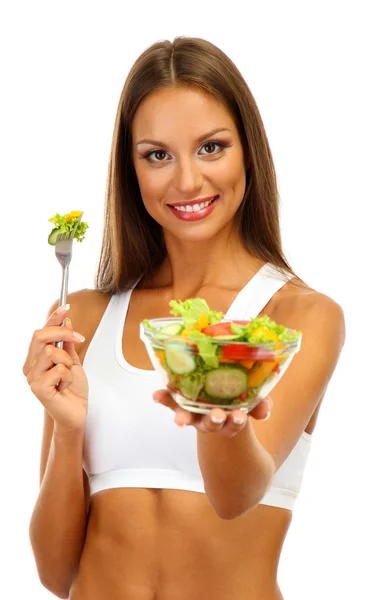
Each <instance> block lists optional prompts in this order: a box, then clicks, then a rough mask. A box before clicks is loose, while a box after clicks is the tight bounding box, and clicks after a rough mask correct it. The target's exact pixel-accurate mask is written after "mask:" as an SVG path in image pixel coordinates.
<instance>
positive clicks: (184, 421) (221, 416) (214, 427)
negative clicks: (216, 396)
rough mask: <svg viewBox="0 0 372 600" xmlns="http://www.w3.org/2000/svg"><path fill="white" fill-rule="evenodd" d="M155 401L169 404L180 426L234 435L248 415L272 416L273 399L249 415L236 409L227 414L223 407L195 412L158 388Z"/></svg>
mask: <svg viewBox="0 0 372 600" xmlns="http://www.w3.org/2000/svg"><path fill="white" fill-rule="evenodd" d="M153 398H154V400H155V402H159V404H163V405H164V406H167V407H168V408H170V409H171V410H173V411H174V412H175V415H176V416H175V419H174V422H175V423H176V425H178V426H179V427H184V426H185V425H193V426H194V427H195V428H196V429H197V430H198V431H201V432H203V433H217V434H219V435H222V436H224V437H229V438H231V437H234V435H236V434H237V433H239V431H241V430H242V429H244V427H245V425H246V423H247V420H248V417H253V419H258V420H266V419H268V418H269V416H270V409H271V401H270V399H269V397H267V398H264V399H263V400H261V402H260V403H259V404H258V405H257V406H256V407H255V408H254V409H253V410H252V411H251V412H250V413H249V415H247V414H246V413H244V412H243V411H241V410H239V409H238V408H237V409H234V410H233V411H232V412H231V413H230V414H227V413H226V412H225V411H224V410H223V409H222V408H212V410H211V411H210V412H209V413H208V414H207V415H204V414H201V415H200V414H195V413H192V412H189V411H188V410H184V409H183V408H181V406H179V405H178V404H177V402H175V400H173V398H172V396H171V395H170V393H169V392H167V390H158V391H156V392H155V393H154V394H153Z"/></svg>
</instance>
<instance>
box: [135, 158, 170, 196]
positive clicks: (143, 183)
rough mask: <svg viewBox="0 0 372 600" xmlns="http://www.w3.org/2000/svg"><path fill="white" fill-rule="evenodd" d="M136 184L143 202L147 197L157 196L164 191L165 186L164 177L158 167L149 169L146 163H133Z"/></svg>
mask: <svg viewBox="0 0 372 600" xmlns="http://www.w3.org/2000/svg"><path fill="white" fill-rule="evenodd" d="M135 170H136V175H137V180H138V185H139V188H140V192H141V195H142V198H143V201H144V203H145V204H146V202H147V201H148V200H149V198H154V197H159V196H161V195H162V193H163V192H164V189H165V187H166V177H164V174H162V173H161V172H160V171H161V170H160V169H158V170H157V169H149V168H148V166H147V165H142V164H137V165H135Z"/></svg>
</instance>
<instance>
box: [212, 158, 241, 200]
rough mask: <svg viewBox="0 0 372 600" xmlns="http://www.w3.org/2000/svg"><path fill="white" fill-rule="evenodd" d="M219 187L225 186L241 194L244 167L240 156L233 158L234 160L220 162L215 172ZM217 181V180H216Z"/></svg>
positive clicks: (227, 189)
mask: <svg viewBox="0 0 372 600" xmlns="http://www.w3.org/2000/svg"><path fill="white" fill-rule="evenodd" d="M216 177H217V178H218V181H219V184H220V186H221V189H223V188H225V189H226V191H227V192H228V191H229V190H230V191H232V192H233V193H234V194H235V193H237V194H238V193H239V194H240V193H241V195H242V196H243V194H244V190H245V183H246V173H245V169H244V163H243V162H242V160H241V158H240V157H236V158H234V160H231V161H226V162H224V163H223V162H222V161H221V165H220V167H219V169H218V173H217V174H216ZM216 182H217V180H216Z"/></svg>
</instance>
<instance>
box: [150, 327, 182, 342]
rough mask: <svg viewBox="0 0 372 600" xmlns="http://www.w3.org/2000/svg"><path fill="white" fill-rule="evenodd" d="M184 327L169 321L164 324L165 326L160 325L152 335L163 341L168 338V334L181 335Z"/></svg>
mask: <svg viewBox="0 0 372 600" xmlns="http://www.w3.org/2000/svg"><path fill="white" fill-rule="evenodd" d="M183 330H184V327H183V325H181V323H171V325H166V327H161V328H160V329H159V331H158V332H157V333H154V337H156V339H157V340H159V341H163V340H167V339H169V336H171V335H172V336H173V335H174V336H177V335H181V333H182V332H183Z"/></svg>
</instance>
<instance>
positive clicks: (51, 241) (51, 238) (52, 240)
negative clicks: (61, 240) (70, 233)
mask: <svg viewBox="0 0 372 600" xmlns="http://www.w3.org/2000/svg"><path fill="white" fill-rule="evenodd" d="M60 233H61V230H60V229H59V227H55V228H54V229H52V231H51V232H50V234H49V237H48V244H50V245H51V246H55V245H56V242H57V237H58V236H59V234H60Z"/></svg>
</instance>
